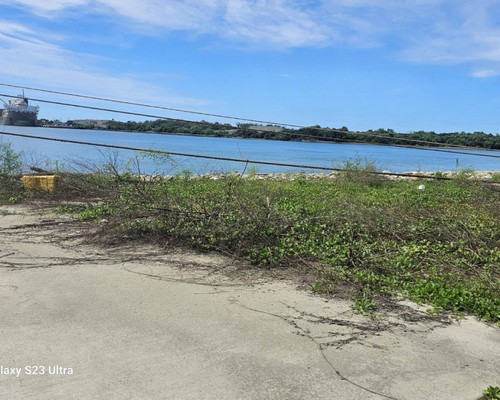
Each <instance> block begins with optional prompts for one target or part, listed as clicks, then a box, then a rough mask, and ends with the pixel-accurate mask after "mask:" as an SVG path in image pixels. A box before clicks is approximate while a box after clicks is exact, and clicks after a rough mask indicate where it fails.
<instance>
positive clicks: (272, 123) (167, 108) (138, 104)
mask: <svg viewBox="0 0 500 400" xmlns="http://www.w3.org/2000/svg"><path fill="white" fill-rule="evenodd" d="M0 86H7V87H12V88H17V89H26V90H32V91H34V92H44V93H52V94H60V95H63V96H72V97H79V98H83V99H92V100H100V101H107V102H111V103H119V104H128V105H132V106H140V107H148V108H156V109H159V110H167V111H175V112H182V113H187V114H197V115H204V116H208V117H217V118H224V119H232V120H237V121H247V122H256V123H259V124H270V125H280V126H291V127H294V128H305V126H302V125H294V124H286V123H281V122H272V121H264V120H259V119H251V118H241V117H232V116H230V115H222V114H213V113H208V112H203V111H193V110H183V109H180V108H173V107H163V106H155V105H151V104H144V103H136V102H133V101H125V100H116V99H108V98H105V97H97V96H87V95H83V94H76V93H67V92H58V91H56V90H47V89H39V88H33V87H29V86H18V85H11V84H8V83H1V82H0ZM3 96H7V95H3Z"/></svg>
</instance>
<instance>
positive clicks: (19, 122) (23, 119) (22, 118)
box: [0, 110, 37, 126]
mask: <svg viewBox="0 0 500 400" xmlns="http://www.w3.org/2000/svg"><path fill="white" fill-rule="evenodd" d="M0 125H15V126H36V125H37V116H36V114H34V113H26V112H19V111H8V112H6V110H4V112H3V115H2V117H1V118H0Z"/></svg>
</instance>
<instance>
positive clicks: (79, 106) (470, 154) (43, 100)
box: [0, 93, 500, 158]
mask: <svg viewBox="0 0 500 400" xmlns="http://www.w3.org/2000/svg"><path fill="white" fill-rule="evenodd" d="M0 96H6V97H14V96H12V95H9V94H4V93H0ZM30 99H31V100H32V101H38V102H41V103H48V104H56V105H62V106H68V107H76V108H84V109H89V110H95V111H105V112H112V113H119V114H125V115H134V116H140V117H147V118H155V119H163V120H167V121H178V122H192V121H186V120H181V119H175V118H167V117H163V116H159V115H152V114H144V113H137V112H132V111H124V110H116V109H111V108H104V107H94V106H85V105H81V104H73V103H67V102H60V101H52V100H45V99H35V98H30ZM318 129H323V128H318ZM253 130H257V129H253ZM262 132H267V131H265V130H263V131H262ZM339 132H343V133H354V132H345V131H339ZM283 134H284V135H293V136H301V137H310V138H315V139H318V140H322V141H328V142H335V141H336V140H341V141H346V142H359V143H366V142H362V141H359V140H351V139H342V138H339V139H337V138H329V137H323V136H316V135H309V134H303V133H298V132H297V133H296V132H283ZM409 140H411V139H409ZM382 145H385V146H393V147H401V148H410V149H416V150H423V151H434V152H442V153H452V154H462V155H468V156H477V157H489V158H500V155H495V154H484V153H473V152H467V151H458V150H450V149H443V148H432V147H418V146H409V145H402V144H382Z"/></svg>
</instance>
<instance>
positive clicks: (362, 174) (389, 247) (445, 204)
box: [0, 144, 500, 324]
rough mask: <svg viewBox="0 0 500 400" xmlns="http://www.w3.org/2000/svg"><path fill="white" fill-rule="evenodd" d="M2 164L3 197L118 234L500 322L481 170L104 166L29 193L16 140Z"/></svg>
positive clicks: (497, 227)
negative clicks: (124, 169)
mask: <svg viewBox="0 0 500 400" xmlns="http://www.w3.org/2000/svg"><path fill="white" fill-rule="evenodd" d="M2 154H3V155H2ZM0 167H1V168H0V203H1V202H3V203H13V202H20V201H27V200H30V199H46V200H51V201H54V202H56V204H58V210H59V211H61V212H71V213H73V214H74V215H75V216H76V217H77V218H79V219H80V220H84V221H92V220H95V221H98V222H101V223H102V226H103V227H105V228H103V232H102V235H103V237H104V238H106V237H109V238H110V240H118V238H120V239H119V240H125V239H126V238H129V239H134V238H141V239H148V240H149V239H154V240H156V241H160V242H161V243H163V244H165V245H169V246H173V245H177V246H187V247H190V248H195V249H198V250H200V251H218V252H221V253H224V254H231V255H233V256H235V257H239V258H240V259H242V260H246V262H250V263H253V264H255V265H257V266H260V267H262V268H280V269H282V270H287V269H288V268H292V269H293V270H295V271H296V270H297V269H300V270H301V271H303V273H304V274H305V275H307V276H308V277H309V278H308V279H309V282H310V283H309V287H310V289H311V290H313V291H315V292H320V293H327V294H332V295H349V296H351V297H353V298H354V299H355V302H354V306H355V308H356V309H357V310H358V311H360V312H363V313H374V312H377V310H378V309H379V308H378V307H379V305H380V304H382V303H383V302H384V301H385V299H398V298H408V299H410V300H413V301H416V302H418V303H423V304H427V305H429V307H430V308H429V309H430V312H432V313H440V312H441V311H443V310H444V311H448V312H451V313H453V314H455V315H460V314H473V315H476V316H477V317H479V318H481V319H483V320H485V321H489V322H493V323H497V324H498V323H499V322H500V281H499V277H500V224H499V223H498V221H499V220H500V189H499V188H498V186H496V185H483V184H479V183H478V182H476V181H474V180H471V179H470V178H471V177H472V173H471V172H470V171H463V172H461V173H459V174H457V176H456V177H455V178H454V179H453V180H449V181H444V180H436V181H430V182H429V181H428V182H426V184H425V186H424V185H422V184H421V183H422V181H419V180H411V181H410V180H389V179H386V178H384V177H382V176H379V175H373V174H369V173H367V171H368V172H369V171H370V170H371V167H370V166H363V165H360V164H357V163H350V164H349V165H346V167H349V168H345V171H343V172H340V173H338V174H337V175H336V178H335V179H313V180H309V179H307V178H306V176H304V175H296V176H293V177H292V178H291V179H290V180H260V179H257V177H255V179H253V177H252V175H250V176H249V177H248V178H247V179H242V178H241V177H240V176H239V175H228V176H224V177H221V178H220V179H210V178H208V177H207V178H199V179H192V177H191V176H190V175H189V174H188V173H185V174H182V175H179V176H176V177H174V178H172V179H170V180H165V179H158V180H154V179H153V180H151V179H150V180H146V179H143V178H141V177H138V176H134V175H131V174H129V173H128V174H127V173H119V172H118V171H117V169H116V166H113V165H107V166H106V165H104V166H103V167H102V168H101V169H100V170H98V171H95V172H94V173H91V174H79V175H75V174H64V173H62V172H61V176H62V181H63V183H62V185H63V186H62V189H61V190H59V191H55V192H54V193H45V192H38V191H26V190H25V189H23V187H22V185H21V183H20V180H19V178H18V177H17V176H16V173H17V172H19V171H18V169H19V168H20V163H19V159H17V158H16V154H15V153H12V152H11V149H9V147H8V146H6V145H4V144H2V146H0ZM16 170H17V171H16ZM497 178H498V177H497V175H495V176H494V178H493V179H492V180H493V181H496V180H497ZM75 200H77V201H78V204H77V205H75Z"/></svg>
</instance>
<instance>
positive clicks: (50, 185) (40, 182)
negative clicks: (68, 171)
mask: <svg viewBox="0 0 500 400" xmlns="http://www.w3.org/2000/svg"><path fill="white" fill-rule="evenodd" d="M60 182H61V177H60V176H57V175H31V176H23V184H24V187H25V188H26V189H30V190H35V189H40V190H45V191H47V192H53V191H54V190H56V189H57V188H58V187H59V185H60Z"/></svg>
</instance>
